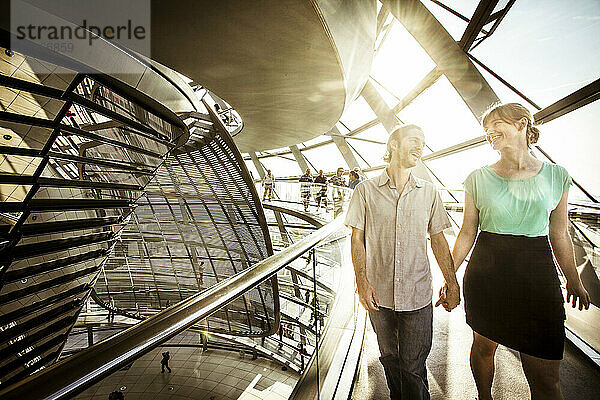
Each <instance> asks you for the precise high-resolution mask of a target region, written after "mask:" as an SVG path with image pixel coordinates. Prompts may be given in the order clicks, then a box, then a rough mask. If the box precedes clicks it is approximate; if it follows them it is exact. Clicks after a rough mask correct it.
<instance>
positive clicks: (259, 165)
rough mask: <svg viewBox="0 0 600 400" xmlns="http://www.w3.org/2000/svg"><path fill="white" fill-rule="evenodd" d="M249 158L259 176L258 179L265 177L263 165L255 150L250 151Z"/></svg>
mask: <svg viewBox="0 0 600 400" xmlns="http://www.w3.org/2000/svg"><path fill="white" fill-rule="evenodd" d="M250 158H251V159H252V163H253V164H254V168H256V170H257V171H258V176H259V177H260V179H262V178H264V177H265V168H264V167H263V165H262V163H261V162H260V160H259V159H258V156H257V155H256V153H255V152H252V153H250Z"/></svg>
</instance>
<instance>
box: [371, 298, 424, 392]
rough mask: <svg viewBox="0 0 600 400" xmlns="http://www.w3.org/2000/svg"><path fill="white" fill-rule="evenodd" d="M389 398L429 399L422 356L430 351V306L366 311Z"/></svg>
mask: <svg viewBox="0 0 600 400" xmlns="http://www.w3.org/2000/svg"><path fill="white" fill-rule="evenodd" d="M369 318H370V319H371V324H372V325H373V330H374V331H375V334H376V335H377V343H378V344H379V352H380V353H381V357H380V358H379V361H381V364H382V365H383V369H384V371H385V378H386V380H387V383H388V387H389V389H390V398H391V399H402V400H409V399H410V400H422V399H427V400H428V399H429V385H428V383H427V369H426V367H425V360H427V356H428V355H429V352H430V351H431V341H432V336H433V307H432V306H431V303H430V304H429V305H427V306H425V307H423V308H421V309H419V310H414V311H394V310H390V309H389V308H383V307H381V308H380V309H379V311H369Z"/></svg>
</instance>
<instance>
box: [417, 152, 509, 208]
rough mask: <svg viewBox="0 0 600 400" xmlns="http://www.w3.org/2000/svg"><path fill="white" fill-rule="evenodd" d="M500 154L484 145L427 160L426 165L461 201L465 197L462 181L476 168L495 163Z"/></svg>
mask: <svg viewBox="0 0 600 400" xmlns="http://www.w3.org/2000/svg"><path fill="white" fill-rule="evenodd" d="M498 158H499V156H498V154H497V153H496V152H495V151H494V150H492V148H491V147H490V146H489V145H482V146H479V147H475V148H473V149H469V150H465V151H462V152H460V153H455V154H452V155H449V156H446V157H442V158H438V159H435V160H431V161H427V162H426V165H427V166H428V167H429V168H430V169H431V170H432V171H433V173H434V174H435V175H436V176H437V177H438V178H439V179H440V180H441V181H442V182H443V184H444V186H445V187H446V188H447V189H450V190H452V191H453V192H452V194H454V195H455V196H456V197H457V198H458V199H459V200H460V201H463V199H464V197H463V194H462V193H461V192H458V193H457V192H454V190H457V191H462V190H463V186H462V183H463V182H464V180H465V179H466V178H467V176H468V175H469V174H470V173H471V172H472V171H473V170H475V169H477V168H480V167H482V166H484V165H489V164H493V163H494V162H496V161H497V160H498Z"/></svg>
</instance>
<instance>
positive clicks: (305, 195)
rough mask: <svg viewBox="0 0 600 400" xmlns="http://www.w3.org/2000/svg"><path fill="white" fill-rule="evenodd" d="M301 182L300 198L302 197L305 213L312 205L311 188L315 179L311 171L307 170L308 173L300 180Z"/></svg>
mask: <svg viewBox="0 0 600 400" xmlns="http://www.w3.org/2000/svg"><path fill="white" fill-rule="evenodd" d="M299 182H300V197H302V204H303V205H304V211H305V212H306V211H308V206H309V204H310V188H311V186H312V183H313V178H312V176H310V169H308V168H306V172H305V173H304V175H302V176H301V177H300V179H299Z"/></svg>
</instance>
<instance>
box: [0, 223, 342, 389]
mask: <svg viewBox="0 0 600 400" xmlns="http://www.w3.org/2000/svg"><path fill="white" fill-rule="evenodd" d="M342 218H343V215H340V216H339V217H338V218H336V219H335V220H334V221H333V222H331V223H329V224H327V225H325V226H324V227H322V228H321V229H319V230H317V231H315V232H314V233H312V234H310V235H308V236H307V237H305V238H304V239H302V240H300V241H298V242H296V243H294V244H292V245H291V246H289V247H288V248H286V249H285V250H283V251H281V252H280V253H277V254H275V255H273V256H271V257H269V258H268V259H266V260H263V261H261V262H259V263H257V264H256V265H254V266H253V267H251V268H249V269H247V270H244V271H243V272H241V273H239V274H237V275H235V276H232V277H230V278H228V279H226V280H224V281H221V282H219V283H218V284H216V285H215V286H213V287H211V288H210V289H208V290H207V291H205V292H203V293H200V294H197V295H194V296H192V297H190V298H188V299H186V300H184V301H182V302H180V303H178V304H176V305H174V306H172V307H170V308H168V309H166V310H164V311H162V312H160V313H158V314H156V315H154V316H152V317H150V318H148V319H146V320H144V321H142V322H140V323H139V324H137V325H135V326H132V327H131V328H129V329H127V330H125V331H123V332H121V333H119V334H117V335H115V336H113V337H111V338H109V339H107V340H104V341H102V342H100V343H98V344H96V345H94V346H92V347H89V348H87V349H85V350H82V351H81V352H79V353H77V354H75V355H73V356H72V357H69V358H67V359H65V360H63V361H61V362H59V363H57V364H54V365H52V366H50V367H48V368H45V369H43V370H41V371H39V372H38V373H37V374H34V375H32V376H30V377H28V378H26V379H24V380H22V381H20V382H18V383H16V384H14V385H12V386H9V387H7V388H5V389H3V390H2V391H0V397H1V398H2V399H7V400H8V399H23V398H36V399H65V398H70V397H72V396H74V395H76V394H77V393H80V392H81V391H83V390H85V389H86V388H88V387H89V386H91V385H92V384H94V383H96V382H98V381H100V380H101V379H102V378H104V377H106V376H108V375H109V374H111V373H112V372H114V371H116V370H118V369H119V368H121V367H123V366H125V365H127V364H128V363H130V362H132V361H133V360H135V359H137V358H138V357H140V356H142V355H143V354H145V353H147V352H149V351H150V350H152V349H154V348H155V347H157V346H159V345H160V344H161V343H163V342H165V341H167V340H168V339H170V338H172V337H173V336H175V335H176V334H178V333H180V332H182V331H184V330H185V329H187V328H189V327H191V326H192V325H194V324H196V323H197V322H199V321H200V320H202V319H204V318H206V317H208V316H209V315H211V314H212V313H214V312H216V311H217V310H219V309H220V308H221V307H223V306H225V305H226V304H228V303H229V302H231V301H233V300H234V299H235V298H237V297H238V296H240V295H242V294H243V293H245V292H247V291H248V290H250V289H251V288H253V287H255V286H256V285H258V284H260V283H261V282H263V281H264V280H266V279H268V278H269V277H271V276H273V275H274V274H276V273H277V272H278V271H279V270H281V269H282V268H284V267H285V266H286V265H288V264H289V263H291V262H292V261H294V260H295V259H297V258H298V257H300V256H301V255H302V254H304V253H306V252H307V251H309V250H310V249H311V248H313V247H315V246H316V245H317V244H319V243H321V242H322V241H324V240H326V239H327V238H328V237H329V236H330V235H331V234H333V233H335V232H336V231H338V230H339V229H340V228H342Z"/></svg>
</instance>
